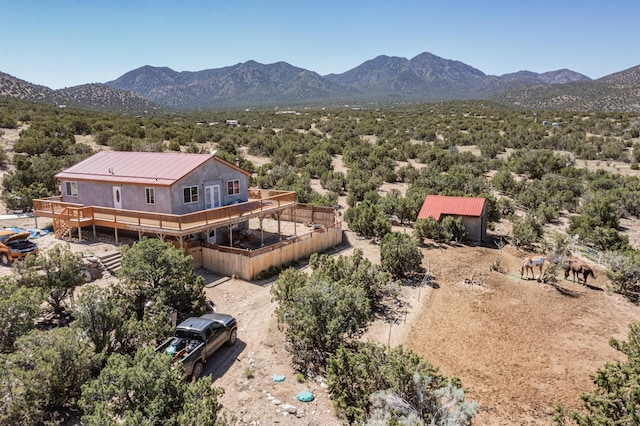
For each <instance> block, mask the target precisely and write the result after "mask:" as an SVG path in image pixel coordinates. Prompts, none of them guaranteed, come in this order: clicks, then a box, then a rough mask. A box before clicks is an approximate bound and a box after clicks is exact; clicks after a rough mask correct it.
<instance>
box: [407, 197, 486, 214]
mask: <svg viewBox="0 0 640 426" xmlns="http://www.w3.org/2000/svg"><path fill="white" fill-rule="evenodd" d="M485 202H486V199H485V198H472V197H446V196H443V195H427V198H425V199H424V203H423V204H422V208H421V209H420V213H418V219H426V218H428V217H429V216H432V217H433V218H434V219H435V220H440V216H442V215H443V214H444V215H453V216H474V217H477V216H481V215H482V210H483V209H484V204H485Z"/></svg>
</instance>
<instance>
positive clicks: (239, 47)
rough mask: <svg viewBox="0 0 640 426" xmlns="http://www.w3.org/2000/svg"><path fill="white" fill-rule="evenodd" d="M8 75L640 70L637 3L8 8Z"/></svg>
mask: <svg viewBox="0 0 640 426" xmlns="http://www.w3.org/2000/svg"><path fill="white" fill-rule="evenodd" d="M0 16H1V17H2V19H0V71H2V72H5V73H8V74H11V75H13V76H14V77H18V78H21V79H23V80H27V81H29V82H31V83H35V84H41V85H44V86H48V87H51V88H53V89H59V88H62V87H69V86H75V85H79V84H85V83H98V82H99V83H104V82H106V81H110V80H114V79H116V78H118V77H120V76H121V75H122V74H124V73H126V72H128V71H131V70H133V69H136V68H139V67H141V66H143V65H152V66H158V67H161V66H166V67H169V68H172V69H174V70H176V71H199V70H203V69H211V68H220V67H225V66H229V65H235V64H237V63H239V62H245V61H248V60H256V61H258V62H261V63H264V64H270V63H274V62H278V61H285V62H288V63H289V64H291V65H294V66H297V67H301V68H306V69H309V70H312V71H316V72H317V73H319V74H321V75H325V74H329V73H342V72H345V71H347V70H349V69H351V68H354V67H356V66H358V65H360V64H361V63H362V62H364V61H366V60H369V59H373V58H375V57H376V56H378V55H388V56H400V57H404V58H408V59H410V58H412V57H414V56H416V55H418V54H420V53H422V52H430V53H433V54H434V55H437V56H441V57H443V58H447V59H454V60H458V61H461V62H464V63H466V64H468V65H471V66H473V67H475V68H477V69H479V70H481V71H483V72H484V73H486V74H493V75H501V74H505V73H509V72H515V71H519V70H529V71H535V72H545V71H552V70H557V69H561V68H569V69H571V70H574V71H577V72H580V73H583V74H586V75H587V76H589V77H591V78H600V77H602V76H605V75H608V74H612V73H614V72H618V71H622V70H625V69H627V68H630V67H633V66H636V65H640V31H639V30H638V28H640V1H638V0H608V1H606V2H605V1H593V0H575V1H574V0H555V1H551V0H540V1H527V0H495V1H491V0H486V1H480V0H478V1H471V0H460V1H455V0H451V1H450V0H438V1H431V0H424V1H418V0H396V1H391V0H388V1H379V0H368V1H367V0H341V1H334V0H325V1H312V0H297V1H294V0H288V1H279V0H262V1H260V0H234V1H228V0H210V1H196V0H181V1H165V0H154V1H151V0H139V1H136V0H127V1H121V0H103V1H100V0H95V1H94V0H40V1H35V0H22V1H15V0H0Z"/></svg>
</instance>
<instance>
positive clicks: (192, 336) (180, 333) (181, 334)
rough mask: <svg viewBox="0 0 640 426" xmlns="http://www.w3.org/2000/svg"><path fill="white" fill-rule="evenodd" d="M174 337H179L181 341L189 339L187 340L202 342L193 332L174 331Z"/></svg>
mask: <svg viewBox="0 0 640 426" xmlns="http://www.w3.org/2000/svg"><path fill="white" fill-rule="evenodd" d="M176 337H179V338H181V339H189V340H202V338H201V337H200V334H198V333H196V332H193V331H188V330H180V329H178V330H176Z"/></svg>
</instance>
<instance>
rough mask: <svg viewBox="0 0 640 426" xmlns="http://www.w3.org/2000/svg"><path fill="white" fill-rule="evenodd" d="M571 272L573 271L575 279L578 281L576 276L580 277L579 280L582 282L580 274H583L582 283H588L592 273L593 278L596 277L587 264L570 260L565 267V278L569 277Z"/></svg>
mask: <svg viewBox="0 0 640 426" xmlns="http://www.w3.org/2000/svg"><path fill="white" fill-rule="evenodd" d="M569 272H573V281H574V282H575V281H576V277H578V282H580V275H582V284H584V285H587V278H588V277H589V275H591V276H592V277H593V278H595V277H596V274H595V273H594V272H593V269H591V267H590V266H587V265H585V264H583V263H576V262H572V261H569V263H567V264H566V265H565V267H564V278H565V279H568V278H569Z"/></svg>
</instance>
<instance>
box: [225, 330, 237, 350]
mask: <svg viewBox="0 0 640 426" xmlns="http://www.w3.org/2000/svg"><path fill="white" fill-rule="evenodd" d="M236 340H238V330H237V329H235V328H234V329H233V330H231V334H230V335H229V340H227V345H229V346H233V345H235V344H236Z"/></svg>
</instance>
